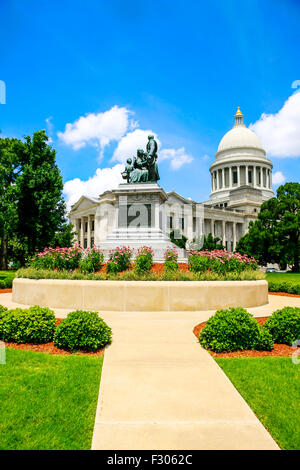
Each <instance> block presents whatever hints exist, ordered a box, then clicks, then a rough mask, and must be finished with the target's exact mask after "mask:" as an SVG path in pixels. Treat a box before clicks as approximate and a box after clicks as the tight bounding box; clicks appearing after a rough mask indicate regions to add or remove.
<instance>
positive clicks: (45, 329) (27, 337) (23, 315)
mask: <svg viewBox="0 0 300 470" xmlns="http://www.w3.org/2000/svg"><path fill="white" fill-rule="evenodd" d="M54 331H55V315H54V312H53V311H52V310H50V309H49V308H47V307H39V306H38V305H35V306H34V307H30V308H28V309H22V308H16V309H14V310H6V311H4V312H3V313H2V314H1V315H0V339H1V340H3V341H13V342H16V343H37V344H38V343H48V342H50V341H52V340H53V335H54Z"/></svg>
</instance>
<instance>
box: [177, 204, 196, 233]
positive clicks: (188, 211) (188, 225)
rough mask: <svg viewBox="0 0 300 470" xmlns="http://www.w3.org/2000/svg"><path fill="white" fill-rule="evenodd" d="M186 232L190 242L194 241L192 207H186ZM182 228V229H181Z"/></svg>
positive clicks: (184, 213) (184, 212)
mask: <svg viewBox="0 0 300 470" xmlns="http://www.w3.org/2000/svg"><path fill="white" fill-rule="evenodd" d="M183 215H184V219H185V220H184V224H185V225H184V232H186V237H187V239H188V240H190V241H192V240H193V208H192V206H187V205H185V206H184V211H183ZM180 228H181V227H180Z"/></svg>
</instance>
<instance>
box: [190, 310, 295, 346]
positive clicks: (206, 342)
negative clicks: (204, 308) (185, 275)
mask: <svg viewBox="0 0 300 470" xmlns="http://www.w3.org/2000/svg"><path fill="white" fill-rule="evenodd" d="M296 340H300V308H298V307H284V308H283V309H280V310H276V311H275V312H274V313H273V314H272V315H271V316H270V317H269V318H268V320H267V321H266V322H265V323H264V324H263V325H262V326H261V325H259V324H258V323H257V321H256V320H255V318H254V317H253V315H251V314H250V313H249V312H247V310H245V309H244V308H229V309H226V310H218V311H217V312H216V313H215V314H214V315H213V316H212V317H210V318H209V320H208V321H207V323H206V325H205V327H204V328H203V329H202V330H201V332H200V335H199V341H200V344H201V345H202V346H203V347H204V348H206V349H211V350H212V351H214V352H217V353H220V352H228V351H237V350H241V349H255V350H261V351H271V350H272V349H273V347H274V343H280V344H288V345H292V344H293V342H294V341H296Z"/></svg>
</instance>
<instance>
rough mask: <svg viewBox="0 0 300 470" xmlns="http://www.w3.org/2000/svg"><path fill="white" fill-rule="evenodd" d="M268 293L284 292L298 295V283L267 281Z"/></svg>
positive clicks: (299, 286) (299, 292) (299, 284)
mask: <svg viewBox="0 0 300 470" xmlns="http://www.w3.org/2000/svg"><path fill="white" fill-rule="evenodd" d="M268 284H269V291H270V292H286V293H288V294H297V295H300V282H298V283H297V282H291V281H268Z"/></svg>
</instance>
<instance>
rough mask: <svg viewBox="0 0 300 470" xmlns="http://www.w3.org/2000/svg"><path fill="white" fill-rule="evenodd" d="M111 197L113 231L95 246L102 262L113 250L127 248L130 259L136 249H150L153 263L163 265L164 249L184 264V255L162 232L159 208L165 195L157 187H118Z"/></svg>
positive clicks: (161, 206)
mask: <svg viewBox="0 0 300 470" xmlns="http://www.w3.org/2000/svg"><path fill="white" fill-rule="evenodd" d="M112 193H113V194H114V196H115V198H116V212H115V222H114V227H115V228H113V229H112V230H111V231H110V232H109V233H107V235H106V238H105V240H103V239H102V240H101V241H100V243H99V246H100V248H101V250H102V251H103V252H104V256H105V259H106V260H107V259H108V257H109V252H110V251H111V250H114V249H115V248H116V247H117V246H129V247H130V248H131V249H132V250H134V253H133V258H134V257H135V255H136V250H137V249H138V248H140V247H142V246H150V247H151V248H152V250H153V252H154V256H153V261H154V262H155V263H162V262H164V253H165V251H166V249H167V248H168V247H172V248H176V250H177V252H178V255H179V256H178V261H179V262H180V263H186V262H187V253H186V251H185V250H183V249H181V248H178V247H177V246H176V245H175V244H174V243H172V242H171V240H170V238H169V236H168V235H167V234H166V233H165V232H164V231H163V230H162V226H165V225H166V224H165V223H164V222H163V220H164V218H165V216H166V214H165V211H164V210H163V205H164V203H165V201H166V200H167V195H166V193H165V192H164V190H163V189H162V188H161V187H160V186H159V185H158V184H157V183H139V184H120V185H119V187H118V188H117V189H115V190H113V191H112Z"/></svg>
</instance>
